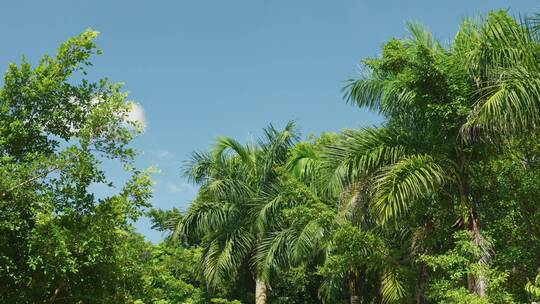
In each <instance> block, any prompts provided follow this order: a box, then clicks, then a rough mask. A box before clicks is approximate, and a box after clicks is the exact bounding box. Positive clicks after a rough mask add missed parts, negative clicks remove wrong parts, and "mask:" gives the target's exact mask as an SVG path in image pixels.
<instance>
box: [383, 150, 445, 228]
mask: <svg viewBox="0 0 540 304" xmlns="http://www.w3.org/2000/svg"><path fill="white" fill-rule="evenodd" d="M445 178H446V177H445V172H444V170H443V168H442V167H441V166H440V165H439V164H438V163H437V162H436V161H435V160H434V159H433V158H432V157H431V156H429V155H411V156H408V157H405V158H402V159H400V160H399V161H398V162H396V163H394V164H391V165H389V166H387V167H386V168H385V169H384V170H382V172H381V174H380V175H379V176H378V177H377V180H376V185H375V189H376V190H375V194H374V208H375V209H376V210H377V213H378V214H379V216H380V218H381V220H382V222H386V221H388V220H389V219H391V218H395V217H397V216H399V215H400V214H402V213H404V212H405V211H407V209H408V208H409V206H410V205H412V204H413V203H414V202H415V201H416V200H417V199H419V198H421V197H424V196H426V195H428V194H430V193H432V191H435V190H436V189H438V188H439V187H440V186H441V185H442V184H443V182H444V180H445Z"/></svg>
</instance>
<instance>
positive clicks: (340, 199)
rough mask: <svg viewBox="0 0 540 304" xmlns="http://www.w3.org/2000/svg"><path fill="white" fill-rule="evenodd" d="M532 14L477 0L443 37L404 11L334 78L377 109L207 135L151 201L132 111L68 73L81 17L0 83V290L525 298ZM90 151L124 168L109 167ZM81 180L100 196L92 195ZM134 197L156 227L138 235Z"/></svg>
mask: <svg viewBox="0 0 540 304" xmlns="http://www.w3.org/2000/svg"><path fill="white" fill-rule="evenodd" d="M539 18H540V17H537V16H529V17H523V18H514V17H512V16H510V15H508V13H506V12H504V11H495V12H491V13H489V14H487V15H486V16H484V17H482V18H477V19H465V20H464V21H463V22H462V23H461V24H460V26H459V28H458V30H457V32H456V34H455V36H454V37H453V39H452V40H450V41H449V42H445V43H442V42H440V41H438V40H437V39H435V38H434V36H433V35H432V34H431V33H430V32H429V31H428V30H427V29H426V28H425V27H423V26H422V25H420V24H418V23H409V24H407V30H408V33H409V34H408V36H407V37H406V38H399V39H398V38H395V39H391V40H389V41H387V42H386V43H384V45H383V46H382V50H381V55H380V56H377V57H374V58H366V59H364V60H363V61H362V64H361V68H360V70H359V72H358V74H357V75H355V76H354V77H351V78H350V79H349V80H348V81H347V82H346V84H345V85H344V88H343V92H344V99H345V102H348V103H349V104H351V105H353V106H357V107H360V108H364V109H368V110H371V111H375V112H377V113H379V114H380V115H381V117H383V118H384V122H383V123H381V124H380V125H376V126H371V127H365V128H361V129H345V130H342V131H341V132H337V133H336V132H324V133H322V134H318V135H309V136H307V137H302V136H301V134H300V133H299V132H298V128H297V126H296V123H295V122H292V121H291V122H289V123H287V124H286V125H285V126H283V127H282V128H279V127H276V126H273V125H271V124H270V125H269V126H268V127H267V128H265V129H264V130H263V131H262V136H260V138H258V139H254V140H251V141H247V142H240V141H238V140H236V139H234V138H230V137H219V138H217V139H216V140H215V142H214V143H213V144H212V145H211V146H210V148H209V149H208V150H207V151H199V152H194V153H193V154H192V155H191V157H190V159H189V161H187V162H186V163H185V165H184V166H183V167H182V168H179V171H181V173H182V174H183V176H184V177H185V178H187V179H188V180H189V181H190V182H192V183H193V184H195V185H196V186H197V187H198V191H197V195H196V197H195V198H194V200H193V202H192V203H191V204H190V206H189V208H188V209H187V210H185V211H180V210H178V209H172V210H159V209H153V208H151V205H150V200H151V197H152V191H151V189H152V180H151V174H152V168H149V169H139V168H136V167H135V166H134V160H135V158H136V157H137V151H135V150H134V149H133V148H132V147H131V145H130V143H131V141H132V140H133V138H134V137H135V136H138V135H139V134H141V133H142V132H143V130H144V126H142V125H141V124H140V123H139V122H137V121H134V120H132V119H130V115H129V113H130V110H131V109H132V107H133V106H134V103H133V102H129V101H127V94H126V93H124V92H123V91H122V88H121V86H120V85H119V84H115V83H112V82H110V81H109V80H108V79H103V80H99V81H97V82H91V81H89V80H86V79H85V75H86V70H87V69H88V67H89V66H90V65H91V59H92V56H94V55H96V54H99V52H100V51H99V50H98V49H97V46H96V45H95V43H94V38H95V37H96V36H97V32H94V31H91V30H88V31H85V32H83V33H82V34H81V35H79V36H76V37H74V38H71V39H69V40H68V41H66V42H65V43H63V44H62V45H61V46H60V48H59V49H58V52H57V54H56V56H53V57H50V56H44V57H43V58H42V60H41V61H39V63H38V64H37V65H36V66H35V67H32V66H31V65H30V64H29V63H27V62H25V61H24V60H23V62H22V63H21V64H19V65H16V64H11V65H10V66H9V68H8V70H7V72H6V74H5V76H4V82H3V87H2V88H1V89H0V176H2V178H1V179H0V210H1V211H0V286H2V288H1V289H0V299H1V301H2V302H3V303H138V304H144V303H147V304H149V303H155V304H157V303H160V304H166V303H171V304H172V303H230V304H240V303H256V304H265V303H276V304H278V303H291V304H295V303H298V304H301V303H351V304H356V303H418V304H424V303H456V304H457V303H463V304H465V303H478V304H481V303H485V304H487V303H531V302H533V301H538V300H540V273H539V271H540V204H539V203H538V201H537V200H538V197H540V144H539V140H538V139H540V26H539V24H540V22H539V20H540V19H539ZM105 164H107V165H108V166H110V165H112V164H114V165H118V166H121V167H122V168H124V170H125V175H126V176H127V178H126V180H125V182H124V183H123V184H121V185H116V184H114V183H112V182H111V180H109V179H108V178H107V175H106V174H105ZM96 187H102V188H105V189H107V193H109V195H107V196H103V197H101V196H98V195H96V192H95V189H96ZM141 216H148V217H150V218H151V219H152V223H153V227H152V228H153V229H156V230H158V231H162V232H164V233H166V235H167V237H166V238H165V239H164V240H163V241H162V242H161V243H159V244H151V243H149V242H147V241H145V240H144V238H143V237H142V236H141V235H139V234H138V233H136V232H135V230H134V228H133V223H134V222H135V221H136V220H137V219H138V218H140V217H141Z"/></svg>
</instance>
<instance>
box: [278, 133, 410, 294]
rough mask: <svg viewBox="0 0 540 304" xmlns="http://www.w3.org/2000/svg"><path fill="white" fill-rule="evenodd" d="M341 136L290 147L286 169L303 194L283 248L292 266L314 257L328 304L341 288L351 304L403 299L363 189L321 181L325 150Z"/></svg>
mask: <svg viewBox="0 0 540 304" xmlns="http://www.w3.org/2000/svg"><path fill="white" fill-rule="evenodd" d="M339 137H340V136H339V135H337V134H323V135H322V136H321V137H320V138H316V139H315V140H314V142H300V143H298V144H297V145H296V146H295V147H294V148H293V149H291V153H290V157H289V161H288V163H287V169H288V172H289V174H290V178H291V179H294V180H295V181H296V182H297V183H296V184H295V185H294V187H293V188H294V189H295V192H296V193H298V192H299V191H300V193H301V195H300V196H301V197H298V198H294V199H293V200H294V201H295V202H297V204H296V208H298V209H299V211H298V212H297V213H294V214H293V215H294V216H293V217H292V219H291V220H290V222H288V223H287V224H286V225H285V226H284V230H282V232H281V233H283V235H284V237H283V239H286V240H287V241H286V242H283V244H282V245H283V246H284V247H285V248H286V249H285V250H282V251H285V252H288V254H289V255H288V257H287V258H288V259H289V263H292V264H295V263H306V262H307V261H313V260H317V262H318V263H319V265H320V272H321V273H322V274H323V282H322V285H321V286H320V291H319V293H320V296H321V297H322V298H323V299H324V300H326V301H328V302H332V301H336V300H337V299H338V298H340V297H341V295H342V294H343V289H345V290H347V292H348V295H349V301H350V303H351V304H354V303H359V301H361V299H365V300H369V301H371V300H373V299H377V301H379V302H382V303H394V302H396V301H398V300H400V299H402V298H403V296H404V288H403V286H402V284H401V281H400V280H399V278H398V276H397V269H398V265H397V264H398V263H397V262H396V260H395V259H394V258H393V256H392V254H391V252H390V250H389V246H387V245H386V241H387V239H386V238H385V235H384V232H383V231H382V229H379V228H382V227H380V226H377V225H375V223H374V222H373V221H372V218H371V216H370V214H369V212H367V210H369V205H370V198H369V195H368V194H367V193H366V192H365V190H367V187H364V186H365V185H362V184H360V183H356V184H355V185H354V186H351V187H348V188H347V189H346V190H344V189H341V188H339V187H337V188H336V187H333V186H332V185H331V183H330V184H329V183H327V181H326V179H325V175H327V172H326V170H327V168H326V167H325V164H326V159H325V157H326V154H325V148H326V147H327V146H329V145H333V144H334V143H335V142H336V141H337V140H339ZM302 197H303V198H304V199H302ZM299 202H301V203H299ZM274 240H276V239H274ZM276 245H277V244H276ZM382 261H385V262H382ZM368 286H371V287H372V288H371V290H368V289H369V287H368Z"/></svg>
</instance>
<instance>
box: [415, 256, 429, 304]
mask: <svg viewBox="0 0 540 304" xmlns="http://www.w3.org/2000/svg"><path fill="white" fill-rule="evenodd" d="M418 268H419V269H418V279H417V280H416V288H415V297H414V298H415V301H416V304H427V303H429V302H428V300H427V299H426V297H425V295H424V289H425V285H426V282H427V279H428V267H427V265H426V264H425V263H424V262H420V265H419V267H418Z"/></svg>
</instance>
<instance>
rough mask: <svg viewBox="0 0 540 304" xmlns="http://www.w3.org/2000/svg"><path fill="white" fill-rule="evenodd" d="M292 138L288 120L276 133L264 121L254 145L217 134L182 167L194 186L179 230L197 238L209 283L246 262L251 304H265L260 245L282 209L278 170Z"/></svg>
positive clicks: (231, 274) (294, 137) (233, 272)
mask: <svg viewBox="0 0 540 304" xmlns="http://www.w3.org/2000/svg"><path fill="white" fill-rule="evenodd" d="M297 137H298V136H297V134H296V131H295V127H294V123H292V122H289V123H288V124H287V125H286V127H285V128H284V129H283V130H282V131H278V130H276V129H275V128H274V127H273V126H271V125H270V126H269V127H268V128H266V129H265V130H264V137H263V138H261V139H260V140H259V141H258V142H257V143H256V144H255V143H248V144H245V145H242V144H240V143H238V142H237V141H235V140H234V139H232V138H228V137H221V138H218V140H217V141H216V143H215V144H214V146H213V148H212V150H211V151H210V152H209V153H194V154H193V156H192V161H191V163H190V164H189V165H188V166H187V167H186V170H185V174H186V176H187V177H188V178H189V179H190V180H191V181H192V182H194V183H196V184H198V185H200V190H199V192H198V195H197V197H196V199H195V201H194V202H193V203H192V204H191V206H190V208H189V209H188V210H187V212H186V214H185V216H184V217H183V219H182V222H181V223H180V225H179V231H181V232H182V233H185V234H187V235H192V236H194V237H198V238H200V239H201V243H202V246H203V248H204V252H203V256H202V265H201V266H202V270H203V274H204V276H205V278H206V280H207V282H208V283H209V284H210V285H212V286H216V285H218V284H219V283H222V282H224V281H226V280H228V279H234V278H235V277H236V275H237V274H238V271H239V270H240V269H241V268H242V267H243V266H244V265H246V264H247V265H248V266H249V268H250V269H251V272H252V274H253V279H254V280H255V282H256V287H255V298H256V299H255V300H256V303H257V304H264V303H266V299H267V288H268V282H267V281H268V277H267V276H265V273H266V271H265V270H266V268H267V267H266V264H268V263H266V264H265V262H266V260H268V259H267V257H266V256H265V255H262V254H261V253H260V252H261V251H262V248H263V246H262V244H261V243H262V241H263V239H264V238H265V236H267V235H268V234H270V233H271V230H272V227H273V224H274V222H275V221H277V217H278V214H279V211H280V209H281V208H283V207H285V206H283V205H282V201H281V200H280V199H279V193H278V192H276V184H277V183H278V180H279V172H278V171H279V170H278V168H279V167H280V166H283V165H284V164H285V161H286V159H287V153H288V150H289V148H290V147H291V146H292V145H293V144H294V142H295V141H296V140H297Z"/></svg>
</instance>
